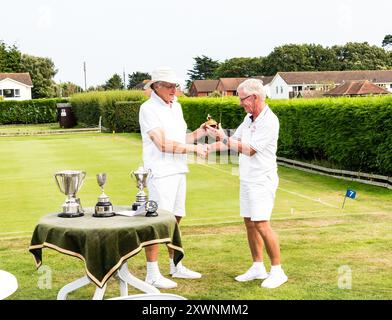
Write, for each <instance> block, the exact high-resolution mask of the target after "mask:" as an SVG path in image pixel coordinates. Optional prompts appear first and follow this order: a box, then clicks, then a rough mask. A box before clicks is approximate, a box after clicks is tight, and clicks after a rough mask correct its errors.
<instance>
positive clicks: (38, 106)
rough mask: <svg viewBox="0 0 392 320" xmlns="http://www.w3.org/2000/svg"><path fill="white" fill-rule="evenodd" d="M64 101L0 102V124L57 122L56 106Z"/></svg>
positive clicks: (64, 100)
mask: <svg viewBox="0 0 392 320" xmlns="http://www.w3.org/2000/svg"><path fill="white" fill-rule="evenodd" d="M60 102H67V100H66V99H35V100H25V101H15V100H12V101H10V100H7V101H0V124H18V123H25V124H30V123H31V124H35V123H50V122H57V107H56V104H57V103H60Z"/></svg>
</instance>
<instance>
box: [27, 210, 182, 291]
mask: <svg viewBox="0 0 392 320" xmlns="http://www.w3.org/2000/svg"><path fill="white" fill-rule="evenodd" d="M124 209H125V207H120V209H119V207H117V208H114V210H115V211H116V210H117V211H119V210H124ZM127 209H128V210H130V209H129V208H127ZM91 211H92V210H91V209H87V210H86V213H85V215H84V216H83V217H78V218H60V217H58V216H57V214H49V215H47V216H44V217H42V218H41V219H40V220H39V222H38V224H37V226H36V227H35V230H34V233H33V237H32V239H31V243H30V247H29V251H30V252H31V253H32V254H33V255H34V258H35V260H36V264H37V267H39V266H40V265H41V263H42V248H44V247H47V248H52V249H55V250H57V251H59V252H61V253H65V254H68V255H71V256H74V257H78V258H79V259H81V260H83V261H84V263H85V268H86V273H87V275H88V276H89V278H90V279H91V280H92V281H93V282H94V283H95V284H96V285H97V286H99V287H103V286H104V284H105V283H106V281H107V280H108V279H109V278H110V277H111V276H112V274H113V273H114V272H116V270H117V269H118V268H119V267H120V266H121V264H122V263H123V262H125V261H126V260H127V259H128V258H130V257H132V256H133V255H135V254H137V253H138V252H140V251H141V250H142V248H143V247H145V246H148V245H150V244H155V243H166V244H167V245H168V246H169V247H171V248H173V249H174V262H175V264H177V263H178V262H179V261H180V260H181V259H182V257H183V255H184V252H183V250H182V247H181V235H180V230H179V228H178V224H177V222H176V219H175V217H174V215H173V214H171V213H170V212H167V211H163V210H158V213H159V215H158V216H157V217H145V216H144V215H142V216H134V217H126V216H119V215H118V216H114V217H110V218H95V217H93V216H92V213H91Z"/></svg>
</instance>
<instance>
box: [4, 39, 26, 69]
mask: <svg viewBox="0 0 392 320" xmlns="http://www.w3.org/2000/svg"><path fill="white" fill-rule="evenodd" d="M21 57H22V54H21V53H20V51H19V50H18V48H17V47H16V46H15V45H14V46H7V45H6V44H5V43H4V42H3V41H1V40H0V72H19V71H20V64H21Z"/></svg>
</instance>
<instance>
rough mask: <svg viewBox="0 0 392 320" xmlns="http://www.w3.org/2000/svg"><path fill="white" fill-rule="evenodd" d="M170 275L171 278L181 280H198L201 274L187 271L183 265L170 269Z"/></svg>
mask: <svg viewBox="0 0 392 320" xmlns="http://www.w3.org/2000/svg"><path fill="white" fill-rule="evenodd" d="M170 274H171V275H172V277H173V278H183V279H199V278H201V273H199V272H196V271H192V270H189V269H188V268H186V267H184V266H183V265H177V267H175V268H170Z"/></svg>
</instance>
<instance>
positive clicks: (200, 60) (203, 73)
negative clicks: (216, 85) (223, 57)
mask: <svg viewBox="0 0 392 320" xmlns="http://www.w3.org/2000/svg"><path fill="white" fill-rule="evenodd" d="M193 59H194V60H195V63H194V64H193V69H192V70H188V73H187V74H188V75H189V80H187V88H190V86H191V84H192V82H193V81H194V80H205V79H213V77H214V72H215V70H216V69H217V68H218V67H219V65H220V63H219V61H216V60H213V59H211V58H209V57H207V56H205V55H203V56H201V57H194V58H193Z"/></svg>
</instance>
